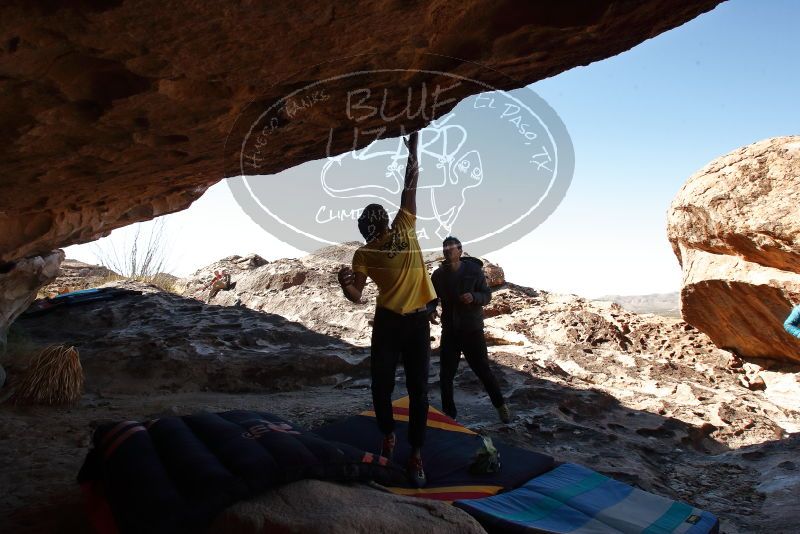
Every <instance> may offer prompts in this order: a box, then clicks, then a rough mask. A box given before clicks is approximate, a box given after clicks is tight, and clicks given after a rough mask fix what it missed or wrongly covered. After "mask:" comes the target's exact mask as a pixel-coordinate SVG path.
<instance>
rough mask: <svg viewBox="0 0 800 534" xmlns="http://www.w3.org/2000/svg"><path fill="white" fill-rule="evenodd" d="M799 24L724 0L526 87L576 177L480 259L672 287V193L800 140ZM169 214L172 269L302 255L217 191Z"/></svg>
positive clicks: (518, 268)
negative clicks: (525, 229) (533, 221)
mask: <svg viewBox="0 0 800 534" xmlns="http://www.w3.org/2000/svg"><path fill="white" fill-rule="evenodd" d="M798 21H800V2H796V1H794V0H763V1H755V0H731V1H729V2H725V3H723V4H722V5H720V6H718V7H717V8H716V9H715V10H713V11H712V12H710V13H707V14H705V15H702V16H700V17H698V18H697V19H695V20H693V21H690V22H689V23H687V24H685V25H683V26H681V27H679V28H677V29H674V30H672V31H670V32H667V33H664V34H661V35H659V36H657V37H656V38H654V39H651V40H649V41H646V42H644V43H642V44H640V45H639V46H637V47H635V48H633V49H631V50H629V51H627V52H624V53H623V54H620V55H618V56H616V57H613V58H609V59H606V60H604V61H600V62H597V63H594V64H592V65H589V66H587V67H579V68H576V69H572V70H570V71H568V72H565V73H562V74H560V75H558V76H555V77H553V78H550V79H547V80H543V81H540V82H537V83H535V84H533V85H532V86H531V88H532V89H533V90H534V91H536V92H537V93H538V94H539V95H540V96H541V97H543V98H544V99H545V100H546V101H547V102H548V103H549V104H550V106H551V107H553V108H554V109H555V111H556V112H557V113H558V114H559V115H560V117H561V119H562V121H563V122H564V123H565V125H566V127H567V129H568V130H569V133H570V135H571V138H572V142H573V144H574V148H575V174H574V178H573V181H572V184H571V187H570V190H569V191H568V193H567V195H566V198H565V199H564V201H563V202H562V203H561V205H560V206H559V208H558V209H557V211H556V212H555V213H554V214H553V215H552V216H550V217H549V218H548V219H547V220H546V221H545V222H544V223H543V224H542V225H541V226H539V227H538V228H536V229H535V230H534V231H533V232H531V233H530V234H528V235H527V236H525V237H523V238H522V239H520V240H518V241H516V242H515V243H512V244H510V245H508V246H506V247H505V248H503V249H501V250H499V251H496V252H494V253H491V254H489V255H488V257H489V258H490V259H492V260H494V261H496V262H498V263H499V264H500V265H502V266H503V267H504V268H505V270H506V273H507V278H508V279H509V280H511V281H514V282H516V283H519V284H523V285H529V286H532V287H536V288H541V289H546V290H550V291H556V292H565V293H577V294H580V295H583V296H587V297H596V296H600V295H603V294H610V293H613V294H643V293H657V292H668V291H676V290H678V289H679V288H680V269H679V266H678V263H677V261H676V259H675V257H674V255H673V254H672V251H671V248H670V246H669V243H668V241H667V238H666V213H667V209H668V207H669V204H670V202H671V201H672V199H673V197H674V196H675V194H676V193H677V191H678V189H679V188H680V187H681V185H682V184H683V183H684V182H685V181H686V179H687V178H688V177H689V176H690V175H691V174H693V173H694V172H696V171H697V170H699V169H700V168H702V167H703V166H704V165H705V164H706V163H708V162H709V161H711V160H713V159H715V158H717V157H719V156H721V155H724V154H726V153H728V152H730V151H731V150H734V149H736V148H738V147H740V146H743V145H747V144H750V143H753V142H755V141H758V140H761V139H765V138H768V137H774V136H781V135H793V134H800V106H798V104H797V93H798V89H799V88H800V73H799V72H798V65H800V61H798V58H800V42H799V41H798V37H797V23H798ZM165 219H166V221H167V223H166V227H167V232H168V234H169V240H170V242H171V243H172V245H171V250H172V254H171V259H170V263H171V265H172V270H173V272H175V273H176V274H181V275H184V274H188V273H189V272H191V271H193V270H195V269H197V268H199V267H201V266H203V265H206V264H208V263H210V262H212V261H214V260H216V259H219V258H221V257H223V256H226V255H230V254H246V253H248V252H257V253H259V254H261V255H262V256H264V257H266V258H268V259H276V258H279V257H291V256H298V255H302V254H303V253H302V252H301V251H298V250H296V249H294V248H293V247H291V246H288V245H286V244H284V243H282V242H280V241H278V240H277V239H275V238H273V237H272V236H270V235H269V234H267V233H266V232H264V231H263V230H262V229H261V228H260V227H258V226H257V225H256V224H255V223H253V222H252V221H250V219H249V218H248V217H247V216H246V215H244V214H243V213H242V212H241V210H240V209H239V207H238V205H237V204H236V203H235V202H234V201H233V198H232V196H231V194H230V191H229V190H228V188H227V186H226V185H225V184H224V183H220V184H217V185H216V186H214V187H212V188H211V189H209V191H208V192H207V193H206V194H205V195H204V196H203V197H202V198H201V199H199V200H198V201H197V202H195V204H194V205H192V207H191V208H189V209H188V210H186V211H184V212H181V213H177V214H173V215H169V216H167V217H165ZM126 232H127V234H126ZM129 233H130V231H129V230H128V229H121V230H118V231H115V232H114V233H113V234H112V236H111V237H110V238H106V239H112V240H116V241H117V242H120V241H124V239H125V238H126V235H128V234H129ZM356 237H357V234H354V235H353V238H354V239H355V238H356ZM101 241H102V240H101ZM97 246H98V245H96V244H86V245H78V246H72V247H68V248H67V256H68V257H73V258H77V259H81V260H84V261H95V255H94V251H95V250H96V247H97ZM101 246H102V245H101Z"/></svg>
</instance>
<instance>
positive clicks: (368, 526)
mask: <svg viewBox="0 0 800 534" xmlns="http://www.w3.org/2000/svg"><path fill="white" fill-rule="evenodd" d="M366 510H369V513H363V511H366ZM321 525H324V526H325V527H324V529H320V526H321ZM320 530H324V531H325V532H329V533H331V534H337V533H341V534H359V533H363V534H371V533H373V532H396V533H408V534H414V533H416V532H438V533H441V534H449V533H452V534H482V533H485V532H486V531H485V530H484V529H483V528H482V527H481V526H480V524H478V522H477V521H476V520H475V519H474V518H473V517H472V516H470V515H468V514H467V513H466V512H464V511H462V510H460V509H458V508H456V507H455V506H450V504H449V503H445V502H441V501H434V500H430V499H420V498H418V497H405V496H400V495H393V494H391V493H388V492H382V491H375V490H374V489H372V488H368V487H366V486H359V485H350V486H345V485H342V484H334V483H331V482H325V481H322V480H301V481H299V482H294V483H292V484H287V485H285V486H281V487H279V488H276V489H274V490H271V491H269V492H267V493H264V494H263V495H260V496H259V497H256V498H254V499H251V500H249V501H243V502H240V503H236V504H235V505H233V506H231V507H230V508H229V509H228V510H226V511H225V512H224V513H222V514H220V516H219V517H217V519H216V520H215V521H214V524H213V525H212V526H211V528H210V529H209V533H210V534H224V533H229V532H236V533H238V534H268V533H270V532H319V531H320Z"/></svg>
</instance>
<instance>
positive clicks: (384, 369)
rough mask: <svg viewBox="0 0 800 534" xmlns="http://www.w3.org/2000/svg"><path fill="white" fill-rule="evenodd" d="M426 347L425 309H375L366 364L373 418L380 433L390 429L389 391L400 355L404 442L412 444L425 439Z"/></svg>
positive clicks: (427, 348) (390, 404)
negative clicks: (405, 418)
mask: <svg viewBox="0 0 800 534" xmlns="http://www.w3.org/2000/svg"><path fill="white" fill-rule="evenodd" d="M430 349H431V343H430V324H429V323H428V314H427V312H419V313H414V314H410V315H400V314H397V313H394V312H392V311H389V310H387V309H385V308H377V309H376V310H375V321H374V323H373V325H372V348H371V363H370V371H371V373H372V405H373V406H374V408H375V418H376V419H377V420H378V428H380V430H381V432H382V433H383V434H384V435H385V434H389V433H390V432H392V431H394V417H393V415H392V391H394V375H395V371H396V370H397V364H398V362H399V360H400V358H401V357H402V359H403V368H404V369H405V372H406V389H407V390H408V396H409V398H410V405H409V414H408V415H409V422H408V442H409V443H410V444H411V446H412V447H422V444H423V442H424V441H425V427H426V426H427V422H428V368H429V364H430Z"/></svg>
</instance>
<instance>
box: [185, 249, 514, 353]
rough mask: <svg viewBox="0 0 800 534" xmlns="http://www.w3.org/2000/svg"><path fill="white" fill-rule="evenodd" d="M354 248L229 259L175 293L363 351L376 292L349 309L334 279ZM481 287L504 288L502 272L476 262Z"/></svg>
mask: <svg viewBox="0 0 800 534" xmlns="http://www.w3.org/2000/svg"><path fill="white" fill-rule="evenodd" d="M359 245H360V243H356V242H350V243H345V244H343V245H335V246H330V247H325V248H323V249H320V250H317V251H315V252H313V253H312V254H309V255H307V256H304V257H302V258H299V259H280V260H276V261H273V262H268V261H266V260H265V259H263V258H261V257H260V256H258V255H255V254H250V255H247V256H229V257H227V258H223V259H221V260H219V261H217V262H214V263H212V264H211V265H208V266H206V267H203V268H202V269H199V270H198V271H196V272H195V273H193V274H192V275H191V276H189V277H188V278H184V279H181V280H179V281H178V282H177V283H176V286H175V289H176V290H177V291H178V292H179V293H181V294H182V295H183V296H187V297H191V298H194V299H197V300H202V301H204V302H208V303H210V304H215V305H222V306H232V305H240V306H244V307H246V308H249V309H252V310H256V311H263V312H268V313H275V314H278V315H281V316H283V317H286V318H287V319H290V320H292V321H298V322H300V323H302V324H303V325H304V326H306V327H307V328H310V329H312V330H314V331H316V332H321V333H324V334H327V335H331V336H336V337H338V338H341V339H344V340H345V341H347V342H348V343H353V344H356V345H368V344H369V340H370V335H371V334H370V332H371V328H370V325H371V322H372V316H373V314H374V311H375V299H376V298H377V296H378V291H377V287H376V286H375V284H374V283H372V282H368V283H367V285H366V286H365V288H364V296H363V301H364V303H363V304H352V303H350V302H349V301H347V300H346V299H345V298H344V296H343V295H342V291H341V289H340V288H339V284H338V282H337V280H336V274H337V272H338V271H339V269H340V268H341V267H343V266H345V265H350V264H351V262H352V259H353V253H354V252H355V250H356V249H357V248H358V246H359ZM442 260H443V258H442V256H441V255H436V254H428V255H426V256H425V265H426V266H427V268H428V272H433V270H434V269H435V268H436V267H438V266H439V265H440V263H441V261H442ZM481 261H483V271H484V274H485V275H486V280H487V283H488V284H489V286H490V287H492V288H495V289H497V288H499V287H502V286H503V285H504V284H505V277H504V274H503V269H502V267H500V266H499V265H495V264H493V263H491V262H489V261H488V260H485V259H482V260H481ZM219 271H225V272H227V273H228V274H229V275H230V277H231V287H230V288H228V289H222V290H219V291H213V290H212V288H211V287H210V285H209V284H210V282H211V281H212V280H213V279H214V273H215V272H219Z"/></svg>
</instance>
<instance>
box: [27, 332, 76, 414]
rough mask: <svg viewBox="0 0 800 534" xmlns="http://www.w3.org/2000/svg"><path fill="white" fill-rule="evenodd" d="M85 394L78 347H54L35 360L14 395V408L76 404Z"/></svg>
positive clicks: (34, 358)
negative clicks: (17, 406) (31, 405)
mask: <svg viewBox="0 0 800 534" xmlns="http://www.w3.org/2000/svg"><path fill="white" fill-rule="evenodd" d="M82 393H83V368H82V367H81V360H80V357H79V356H78V350H77V349H76V348H75V347H65V346H64V345H51V346H49V347H47V348H45V349H43V350H42V351H41V352H40V353H39V354H37V355H36V356H34V357H33V359H32V360H31V363H30V365H29V366H28V368H27V369H26V370H25V374H24V375H23V377H22V380H21V381H20V383H19V385H18V386H17V387H16V390H15V391H14V395H13V396H12V401H13V402H14V404H48V405H64V404H74V403H75V402H77V401H78V399H80V398H81V395H82Z"/></svg>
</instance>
